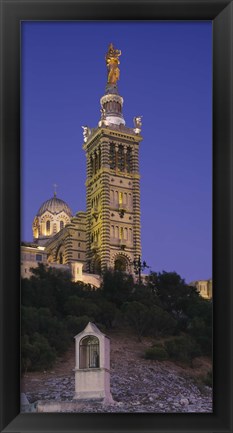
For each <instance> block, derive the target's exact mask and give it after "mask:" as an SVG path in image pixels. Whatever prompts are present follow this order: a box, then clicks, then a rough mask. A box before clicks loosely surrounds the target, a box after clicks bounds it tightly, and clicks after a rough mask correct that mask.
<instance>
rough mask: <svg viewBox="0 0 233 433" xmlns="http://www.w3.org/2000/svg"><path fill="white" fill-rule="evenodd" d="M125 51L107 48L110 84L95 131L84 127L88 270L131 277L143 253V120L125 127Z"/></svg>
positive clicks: (106, 59) (108, 79)
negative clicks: (122, 72)
mask: <svg viewBox="0 0 233 433" xmlns="http://www.w3.org/2000/svg"><path fill="white" fill-rule="evenodd" d="M120 55H121V51H120V50H117V49H115V48H114V47H113V45H112V44H110V45H109V48H108V52H107V54H106V56H105V61H106V67H107V84H106V88H105V94H104V96H102V98H101V99H100V105H101V109H100V111H101V119H100V121H99V123H98V127H97V128H92V129H91V128H89V127H87V126H83V136H84V144H83V149H84V150H85V152H86V164H87V179H86V200H87V208H86V211H87V251H86V254H87V256H86V257H87V270H89V272H92V273H99V272H101V271H104V269H106V268H113V269H118V270H122V271H126V272H132V273H133V261H134V260H135V259H136V260H137V259H138V257H139V256H140V255H141V235H140V174H139V143H140V141H141V140H142V136H141V135H140V132H141V126H142V124H141V117H135V118H134V128H129V127H127V126H126V125H125V120H124V117H123V112H122V107H123V98H122V97H121V96H120V95H119V93H118V87H117V82H118V80H119V77H120V70H119V64H120V61H119V57H120Z"/></svg>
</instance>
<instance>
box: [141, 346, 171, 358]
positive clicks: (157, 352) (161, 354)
mask: <svg viewBox="0 0 233 433" xmlns="http://www.w3.org/2000/svg"><path fill="white" fill-rule="evenodd" d="M145 358H146V359H153V360H156V361H165V360H166V359H168V353H167V351H166V349H165V348H164V347H163V346H162V345H157V346H153V347H150V348H149V349H147V350H146V352H145Z"/></svg>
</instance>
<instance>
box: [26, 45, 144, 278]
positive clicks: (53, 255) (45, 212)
mask: <svg viewBox="0 0 233 433" xmlns="http://www.w3.org/2000/svg"><path fill="white" fill-rule="evenodd" d="M120 56H121V51H120V50H118V49H115V48H114V46H113V44H110V45H109V47H108V51H107V53H106V56H105V62H106V69H107V83H106V87H105V93H104V95H103V96H102V97H101V99H100V113H101V115H100V120H99V122H98V126H97V127H94V128H92V127H89V126H82V128H83V150H84V152H85V155H86V183H85V185H86V211H80V212H77V213H76V214H75V215H72V211H71V209H70V207H69V205H68V204H67V203H66V202H65V201H63V200H61V199H60V198H58V197H57V194H56V192H54V196H53V197H52V198H50V199H49V200H46V201H45V202H44V203H43V204H42V205H41V206H40V207H39V210H38V212H37V214H36V215H35V218H34V221H33V225H32V232H33V242H32V243H23V245H22V247H21V252H22V254H21V270H22V276H24V277H25V276H26V272H28V270H29V265H28V266H27V263H29V262H30V264H31V267H33V266H36V265H37V263H38V262H43V263H48V264H49V265H50V266H55V267H67V266H70V267H71V268H72V269H73V272H77V273H78V274H79V275H80V276H81V275H82V272H84V273H85V274H94V275H100V274H101V273H102V272H103V271H104V270H105V269H107V268H111V269H115V270H122V271H125V272H129V273H132V274H134V263H135V261H138V260H140V256H141V233H140V173H139V144H140V142H141V140H142V136H141V127H142V121H141V116H138V117H134V119H133V122H134V126H133V127H128V126H127V125H126V123H125V120H124V116H123V98H122V96H121V95H120V94H119V92H118V80H119V76H120V68H119V64H120V60H119V57H120ZM80 126H81V125H80ZM32 263H34V265H33V264H32ZM78 279H79V278H78V276H77V275H76V276H75V278H74V280H78ZM80 279H81V278H80Z"/></svg>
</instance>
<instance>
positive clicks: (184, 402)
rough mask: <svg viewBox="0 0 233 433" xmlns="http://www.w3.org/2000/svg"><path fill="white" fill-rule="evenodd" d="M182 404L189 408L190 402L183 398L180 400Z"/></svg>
mask: <svg viewBox="0 0 233 433" xmlns="http://www.w3.org/2000/svg"><path fill="white" fill-rule="evenodd" d="M180 404H181V405H182V406H188V404H189V401H188V399H187V398H181V399H180Z"/></svg>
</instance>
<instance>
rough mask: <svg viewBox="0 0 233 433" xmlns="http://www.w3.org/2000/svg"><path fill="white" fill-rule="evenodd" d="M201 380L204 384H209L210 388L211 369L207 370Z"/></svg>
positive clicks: (211, 380) (211, 383)
mask: <svg viewBox="0 0 233 433" xmlns="http://www.w3.org/2000/svg"><path fill="white" fill-rule="evenodd" d="M203 382H204V384H205V385H207V386H210V387H211V388H212V386H213V374H212V370H209V371H208V373H207V374H206V376H205V377H204V378H203Z"/></svg>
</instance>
